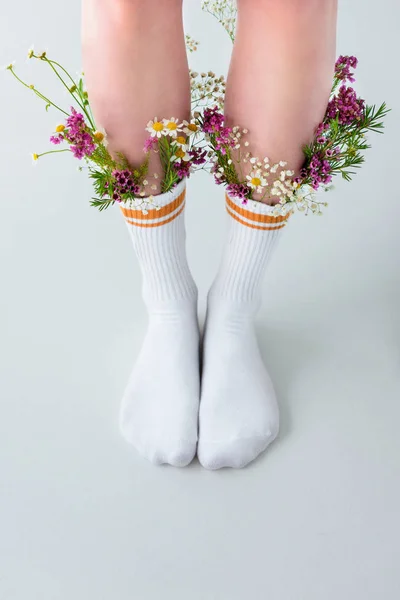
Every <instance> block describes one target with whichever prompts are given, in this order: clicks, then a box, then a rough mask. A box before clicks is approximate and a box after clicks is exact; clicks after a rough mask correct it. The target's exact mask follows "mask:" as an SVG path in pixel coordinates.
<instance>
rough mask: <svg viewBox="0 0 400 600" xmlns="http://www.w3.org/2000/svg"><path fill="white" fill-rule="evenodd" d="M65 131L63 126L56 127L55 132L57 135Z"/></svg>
mask: <svg viewBox="0 0 400 600" xmlns="http://www.w3.org/2000/svg"><path fill="white" fill-rule="evenodd" d="M64 129H65V125H57V127H56V132H57V133H62V132H63V131H64Z"/></svg>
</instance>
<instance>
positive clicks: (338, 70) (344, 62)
mask: <svg viewBox="0 0 400 600" xmlns="http://www.w3.org/2000/svg"><path fill="white" fill-rule="evenodd" d="M357 65H358V59H357V58H356V57H355V56H339V58H338V59H337V61H336V64H335V77H336V79H340V80H341V81H350V82H353V81H355V79H354V73H352V72H351V70H350V69H356V68H357Z"/></svg>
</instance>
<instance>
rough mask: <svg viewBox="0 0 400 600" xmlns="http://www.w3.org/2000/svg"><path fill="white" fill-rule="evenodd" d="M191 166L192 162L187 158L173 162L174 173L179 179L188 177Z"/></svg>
mask: <svg viewBox="0 0 400 600" xmlns="http://www.w3.org/2000/svg"><path fill="white" fill-rule="evenodd" d="M191 166H192V163H191V161H190V160H188V161H184V160H181V162H180V163H175V164H174V169H175V173H176V174H177V175H178V177H179V179H184V178H185V177H186V178H189V177H190V168H191Z"/></svg>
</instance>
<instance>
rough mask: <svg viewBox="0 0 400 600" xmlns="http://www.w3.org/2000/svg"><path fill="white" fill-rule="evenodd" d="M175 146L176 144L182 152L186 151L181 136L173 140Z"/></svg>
mask: <svg viewBox="0 0 400 600" xmlns="http://www.w3.org/2000/svg"><path fill="white" fill-rule="evenodd" d="M174 142H175V144H177V145H178V146H180V147H181V148H182V150H186V142H187V140H186V138H185V137H183V135H178V136H177V137H176V138H175V140H174Z"/></svg>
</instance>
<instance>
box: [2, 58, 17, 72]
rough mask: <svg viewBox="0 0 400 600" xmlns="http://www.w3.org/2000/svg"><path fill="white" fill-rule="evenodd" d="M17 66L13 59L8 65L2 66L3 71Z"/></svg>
mask: <svg viewBox="0 0 400 600" xmlns="http://www.w3.org/2000/svg"><path fill="white" fill-rule="evenodd" d="M14 66H15V60H13V61H12V62H10V63H9V64H8V65H5V66H4V67H2V69H1V70H2V71H12V69H13V68H14Z"/></svg>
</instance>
